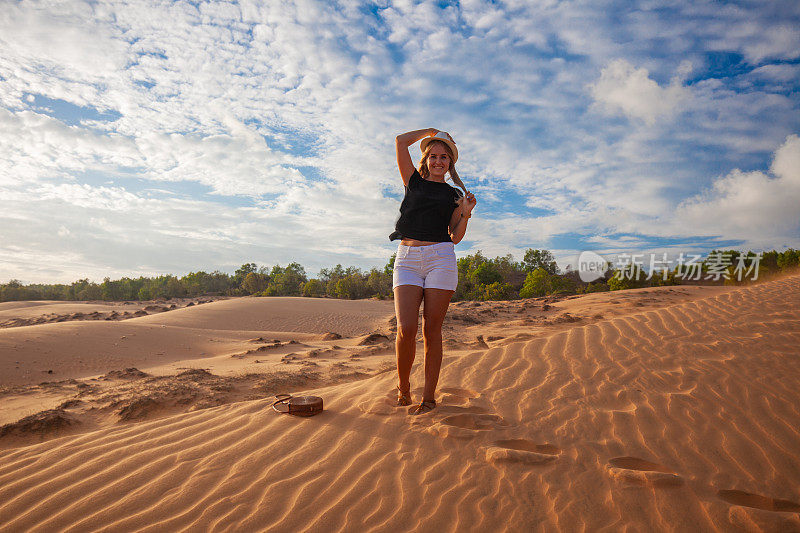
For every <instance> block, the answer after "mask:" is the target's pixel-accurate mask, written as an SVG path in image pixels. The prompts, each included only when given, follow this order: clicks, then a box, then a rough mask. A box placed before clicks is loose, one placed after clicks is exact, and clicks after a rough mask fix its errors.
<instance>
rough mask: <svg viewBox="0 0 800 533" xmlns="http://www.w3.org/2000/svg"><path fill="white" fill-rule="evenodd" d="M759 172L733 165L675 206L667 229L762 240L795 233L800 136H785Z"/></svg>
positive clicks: (797, 227)
mask: <svg viewBox="0 0 800 533" xmlns="http://www.w3.org/2000/svg"><path fill="white" fill-rule="evenodd" d="M770 173H771V174H772V175H771V176H770V175H768V174H765V173H764V172H759V171H752V172H742V171H741V170H738V169H736V170H734V171H732V172H731V173H729V174H727V175H726V176H723V177H721V178H719V179H717V180H715V181H714V183H713V185H712V187H711V188H710V189H708V190H706V191H704V192H703V193H701V194H700V195H697V196H695V197H692V198H689V199H687V200H685V201H683V202H681V203H680V205H678V207H677V209H676V212H675V219H674V221H673V223H672V224H671V226H672V229H673V230H675V229H677V228H679V227H684V228H687V229H688V228H692V231H693V232H695V234H703V235H723V236H725V237H728V238H740V239H745V240H747V241H750V242H755V243H764V242H769V241H770V240H773V239H775V237H778V238H779V239H795V238H796V237H797V235H798V232H800V217H798V213H799V212H800V211H799V210H798V206H800V137H798V136H797V135H790V136H789V137H787V138H786V142H784V143H783V145H781V147H780V148H778V150H777V151H776V152H775V157H774V159H773V162H772V165H771V167H770Z"/></svg>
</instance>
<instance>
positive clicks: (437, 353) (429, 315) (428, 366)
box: [422, 289, 456, 400]
mask: <svg viewBox="0 0 800 533" xmlns="http://www.w3.org/2000/svg"><path fill="white" fill-rule="evenodd" d="M455 292H456V291H448V290H445V289H424V295H423V298H424V300H425V307H424V309H423V311H422V335H423V338H424V339H425V392H424V393H423V395H422V399H423V400H435V399H436V385H437V384H438V383H439V370H440V369H441V368H442V323H443V322H444V315H445V314H446V313H447V307H448V306H449V305H450V298H452V297H453V293H455Z"/></svg>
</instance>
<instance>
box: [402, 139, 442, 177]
mask: <svg viewBox="0 0 800 533" xmlns="http://www.w3.org/2000/svg"><path fill="white" fill-rule="evenodd" d="M437 133H439V130H437V129H436V128H426V129H424V130H414V131H409V132H408V133H401V134H400V135H398V136H397V137H395V138H394V147H395V150H396V151H397V168H398V170H399V171H400V177H401V178H402V179H403V185H405V186H408V180H409V179H411V174H413V173H414V168H415V167H414V162H413V161H411V154H409V153H408V147H409V146H411V145H412V144H414V143H415V142H417V141H418V140H420V139H424V138H425V137H430V136H433V135H436V134H437Z"/></svg>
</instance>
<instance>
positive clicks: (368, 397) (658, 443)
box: [0, 275, 800, 532]
mask: <svg viewBox="0 0 800 533" xmlns="http://www.w3.org/2000/svg"><path fill="white" fill-rule="evenodd" d="M281 300H283V301H281ZM798 302H800V276H797V275H795V276H789V277H786V278H784V279H780V280H775V281H770V282H766V283H762V284H759V285H754V286H749V287H742V288H723V287H716V288H704V287H672V288H667V287H662V288H659V289H639V290H634V291H623V292H615V293H603V294H593V295H588V296H585V297H580V298H572V299H565V300H562V301H559V302H554V301H553V302H551V304H549V305H551V307H550V308H549V309H544V308H543V307H542V305H543V303H545V302H544V301H542V300H537V301H532V300H528V301H521V302H494V303H487V304H480V305H477V306H475V305H474V303H472V302H458V303H455V304H452V306H451V312H450V315H453V316H451V317H450V318H449V319H448V322H446V323H445V327H444V330H443V331H444V335H445V345H446V349H445V352H446V353H445V359H444V362H443V367H442V372H441V377H440V381H439V389H438V397H437V400H438V402H439V406H438V407H437V408H436V409H435V410H434V411H433V412H431V413H430V414H426V415H422V416H418V417H413V416H409V415H408V414H407V413H406V408H396V407H394V406H393V402H392V398H393V392H392V389H393V387H394V384H395V380H396V377H395V374H394V372H392V371H391V368H390V367H388V366H385V365H384V366H383V367H380V366H379V365H378V364H377V362H373V363H372V364H371V365H367V364H366V363H364V365H365V366H364V369H365V371H366V370H368V369H369V368H372V374H371V375H370V377H367V378H365V379H360V380H358V381H352V382H347V383H338V384H334V385H327V386H326V385H324V384H323V385H322V386H320V387H318V388H311V389H307V390H303V392H304V393H308V394H315V395H319V396H322V397H323V398H324V400H325V411H324V412H323V413H322V414H320V415H318V416H315V417H312V418H308V419H303V418H296V417H290V416H286V415H278V414H277V413H275V412H273V411H272V410H270V409H269V405H270V398H267V397H262V398H258V399H253V400H247V401H237V402H234V403H227V404H224V405H220V406H217V407H210V408H205V409H198V410H195V411H192V412H184V413H178V414H174V415H170V416H163V417H153V418H151V419H147V420H145V421H142V422H133V423H123V422H120V421H112V422H108V423H107V424H106V425H100V426H96V427H98V428H99V429H95V430H94V431H88V432H75V431H72V432H71V433H64V434H59V433H56V434H55V435H49V436H45V435H43V436H42V438H46V439H49V440H45V441H44V442H41V443H38V444H28V445H24V446H19V447H7V446H6V447H5V449H3V450H0V530H2V531H25V530H41V531H53V530H58V531H61V530H66V531H87V530H89V531H92V530H99V529H102V530H108V531H130V530H145V531H173V530H179V529H180V530H182V529H191V530H200V531H217V530H238V531H256V530H280V531H301V530H307V531H332V530H342V529H344V530H349V531H367V530H379V531H411V530H413V531H437V532H438V531H495V530H503V529H505V530H510V531H534V530H548V531H551V530H563V531H575V530H589V531H595V530H600V529H604V528H605V529H607V530H609V531H618V530H626V529H628V530H633V531H652V530H678V531H715V530H719V531H731V530H744V531H757V530H770V531H798V530H800V503H798V502H800V460H798V457H800V430H798V427H800V413H798V409H799V408H798V405H800V392H799V391H800V357H798V355H800V354H799V352H798V349H797V346H798V345H800V307H799V306H798ZM391 306H392V303H391V302H374V301H357V302H343V301H329V300H327V301H326V300H315V301H310V299H277V298H276V299H233V300H226V301H220V302H214V303H211V304H204V306H200V307H198V308H190V309H179V310H175V311H170V312H168V313H163V314H160V315H152V316H148V317H142V318H138V319H132V320H126V321H121V322H109V323H107V324H106V323H94V322H74V323H60V324H44V325H39V326H26V327H20V328H10V329H6V330H0V354H1V355H2V357H0V365H2V366H0V370H2V372H3V374H2V375H3V376H4V378H3V380H4V384H5V385H17V386H18V387H23V386H30V387H34V385H33V384H34V383H37V381H36V380H34V379H33V377H34V375H36V378H37V379H40V378H39V376H40V374H37V372H41V371H42V369H43V368H44V366H47V365H51V366H52V365H61V366H58V367H57V372H58V375H57V376H56V377H50V378H49V379H63V378H64V377H65V376H72V377H76V378H77V377H82V378H86V379H90V376H91V375H92V373H95V374H99V373H103V372H107V371H108V370H111V369H114V368H120V365H122V364H125V365H127V364H128V361H131V362H132V364H131V366H137V367H138V368H141V369H147V370H148V371H150V372H152V373H155V371H154V369H157V368H163V365H165V364H172V363H174V362H175V361H178V360H190V356H191V357H194V358H197V357H200V354H198V353H197V351H198V350H203V351H204V352H205V353H206V354H210V355H209V356H208V359H213V358H215V357H216V358H222V357H227V359H229V360H230V359H232V360H234V361H246V360H248V358H252V357H254V355H246V356H242V357H241V358H236V357H231V355H236V353H235V352H236V351H237V350H241V349H243V348H244V347H246V346H247V342H248V340H252V339H251V337H254V336H262V335H263V336H266V335H269V337H265V338H269V339H272V336H271V335H272V334H273V333H274V338H276V339H279V340H284V341H285V340H287V335H289V336H292V337H293V338H294V339H295V340H298V341H299V342H300V343H303V344H305V345H306V346H305V347H303V350H305V352H304V351H303V350H296V351H295V354H296V356H297V357H298V358H299V360H302V361H305V360H306V359H308V358H309V357H312V356H311V355H309V353H310V352H311V351H313V350H322V349H325V347H328V348H329V349H330V350H331V351H330V352H326V356H325V357H327V358H328V359H329V360H330V361H329V362H330V364H331V365H334V364H335V363H336V361H337V360H344V359H346V358H348V357H349V356H348V353H349V352H348V350H361V351H359V352H358V354H357V355H359V357H357V358H356V359H363V360H366V359H369V358H370V357H371V358H373V359H375V360H376V361H377V360H380V361H383V362H391V361H392V360H393V353H392V350H391V335H392V323H391V316H392V314H393V308H392V307H391ZM265 309H270V313H272V314H271V315H269V316H270V317H271V318H265V317H264V315H265V314H268V313H266V311H265ZM162 326H164V327H162ZM293 327H294V328H295V329H291V328H293ZM114 328H116V329H114ZM326 331H333V332H337V333H340V334H342V335H343V336H344V337H345V338H344V339H340V340H325V339H323V338H322V336H321V335H320V334H321V333H324V332H326ZM268 332H273V333H268ZM287 332H288V333H287ZM370 332H383V333H385V334H386V335H387V336H389V338H390V340H389V341H386V340H380V339H379V340H378V341H377V342H378V344H377V345H376V346H377V347H378V349H377V350H373V351H374V354H373V355H367V354H368V353H371V352H368V351H367V349H368V348H374V347H375V346H367V347H366V348H364V346H363V345H360V344H359V343H360V342H362V341H364V339H365V337H364V338H362V337H359V336H360V335H366V334H367V333H370ZM122 335H126V339H125V340H124V341H122V342H121V343H120V342H119V341H120V340H121V339H120V337H121V336H122ZM478 335H480V338H478ZM211 339H215V340H214V341H212V340H211ZM125 341H131V342H130V345H128V344H125ZM370 342H372V341H370ZM115 343H116V344H117V345H118V346H119V345H122V346H123V347H124V349H123V348H120V349H119V351H113V350H114V349H115V348H116V347H114V348H112V346H114V344H115ZM251 345H252V343H251ZM334 345H336V346H337V347H338V348H333V346H334ZM87 346H93V347H101V348H102V349H100V348H92V349H89V348H87ZM184 346H188V347H189V349H187V350H185V351H184V350H183V347H184ZM448 346H449V347H448ZM12 348H13V351H11V352H9V350H10V349H12ZM276 349H278V348H276ZM279 349H280V350H285V349H286V347H285V346H283V345H281V346H279ZM157 350H160V351H162V352H163V355H161V356H159V355H154V354H153V352H155V351H157ZM280 350H279V351H280ZM45 351H49V353H44V352H45ZM265 353H268V350H266V351H265ZM317 353H318V355H319V353H321V352H317ZM9 354H14V355H12V356H11V357H10V358H9ZM92 354H95V355H92ZM278 355H279V356H280V358H283V362H281V359H277V358H276V359H275V360H273V361H271V363H269V364H270V365H272V366H270V368H275V367H282V368H295V369H297V371H300V369H301V365H300V363H299V362H297V361H295V360H294V359H292V358H288V359H287V358H285V356H286V352H285V351H283V352H282V355H280V354H278ZM350 355H352V354H350ZM76 357H81V360H82V361H83V363H82V364H83V365H85V366H80V365H78V364H77V363H75V362H74V359H75V358H76ZM202 357H206V356H202ZM276 357H278V356H276ZM320 357H321V356H320ZM15 358H16V359H15ZM351 359H352V358H351ZM34 360H35V361H36V362H35V363H34V362H33V361H34ZM422 360H423V355H422V346H421V345H420V346H419V347H418V357H417V361H416V362H415V366H414V371H413V373H412V385H413V387H412V392H413V393H414V395H415V399H419V397H420V393H421V386H422V370H423V365H422ZM9 361H11V363H9ZM14 361H20V362H24V364H25V365H27V366H26V368H27V369H28V370H29V371H30V372H29V374H27V375H26V374H25V373H24V372H20V373H16V374H14V373H7V371H8V370H9V366H8V365H12V366H13V362H14ZM142 361H143V362H142ZM201 361H202V364H200V365H199V366H203V365H205V363H206V359H201ZM134 363H135V364H134ZM243 364H244V363H243ZM247 364H250V365H251V366H252V363H247ZM159 365H162V367H159ZM220 368H222V367H220ZM387 368H388V370H389V371H387ZM219 373H220V374H222V372H219ZM5 376H10V377H9V378H6V377H5ZM176 379H177V378H176ZM141 383H144V381H141ZM70 386H72V385H70ZM25 390H26V389H22V388H17V389H14V388H13V387H11V388H9V389H8V390H7V391H6V397H4V398H3V400H5V399H6V398H13V399H16V400H17V401H19V400H20V398H23V397H24V396H25V395H26V394H29V395H31V396H32V397H38V396H37V395H41V394H43V392H44V391H43V390H39V389H36V390H34V389H33V388H31V389H29V390H27V393H26V392H25ZM15 391H16V392H15ZM59 435H62V436H59ZM0 444H2V443H1V442H0Z"/></svg>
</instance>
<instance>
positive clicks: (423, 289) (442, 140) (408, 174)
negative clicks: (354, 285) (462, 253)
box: [389, 128, 477, 414]
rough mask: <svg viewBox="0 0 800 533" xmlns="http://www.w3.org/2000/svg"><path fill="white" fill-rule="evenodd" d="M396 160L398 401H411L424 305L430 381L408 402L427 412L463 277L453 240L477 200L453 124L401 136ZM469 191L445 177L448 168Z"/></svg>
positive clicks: (415, 410) (464, 226)
mask: <svg viewBox="0 0 800 533" xmlns="http://www.w3.org/2000/svg"><path fill="white" fill-rule="evenodd" d="M420 139H422V142H421V143H420V149H421V150H422V160H421V161H420V163H419V168H418V169H417V168H414V164H413V163H412V161H411V155H410V154H409V153H408V147H409V146H411V145H412V144H414V143H415V142H417V141H419V140H420ZM395 148H396V150H397V167H398V169H399V170H400V177H401V178H402V179H403V185H405V198H403V202H402V204H401V205H400V217H399V218H398V219H397V222H396V224H395V231H394V233H392V234H391V235H390V236H389V240H395V239H401V241H400V243H399V244H398V246H397V254H396V256H395V260H394V272H393V280H392V289H393V290H394V308H395V313H396V315H397V340H396V342H395V349H396V351H397V374H398V378H399V379H398V385H397V391H398V397H397V405H398V406H401V405H411V404H412V398H411V384H410V382H409V376H410V375H411V367H412V365H413V363H414V357H415V353H416V347H417V345H416V337H417V319H418V317H419V306H420V304H421V303H422V301H423V300H424V301H425V306H424V308H423V311H422V334H423V339H424V341H425V388H424V391H423V394H422V402H421V403H420V404H419V405H415V406H414V407H412V408H411V409H410V410H409V413H411V414H422V413H427V412H429V411H431V410H432V409H434V408H435V407H436V398H435V393H436V384H437V383H438V381H439V370H440V369H441V366H442V322H444V316H445V314H446V313H447V307H448V305H450V298H452V296H453V293H454V292H455V290H456V285H457V284H458V269H457V267H456V254H455V249H454V246H455V245H456V244H457V243H459V242H460V241H461V239H463V238H464V233H465V232H466V231H467V220H469V218H470V217H471V216H472V209H473V208H474V207H475V204H476V202H477V200H475V197H474V196H473V195H472V193H470V192H469V191H467V189H466V187H464V184H463V183H462V181H461V178H459V177H458V173H457V172H456V168H455V163H456V160H457V159H458V149H457V148H456V143H455V141H453V138H452V137H450V135H449V134H448V133H447V132H444V131H439V130H437V129H434V128H429V129H425V130H416V131H410V132H408V133H403V134H401V135H398V136H397V137H396V138H395ZM448 173H449V174H450V178H451V179H452V180H453V182H454V183H455V184H456V185H458V186H459V187H460V188H461V189H462V190H463V194H462V193H461V192H460V191H459V190H458V189H456V188H455V187H453V186H451V185H449V184H448V183H446V182H445V174H448Z"/></svg>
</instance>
